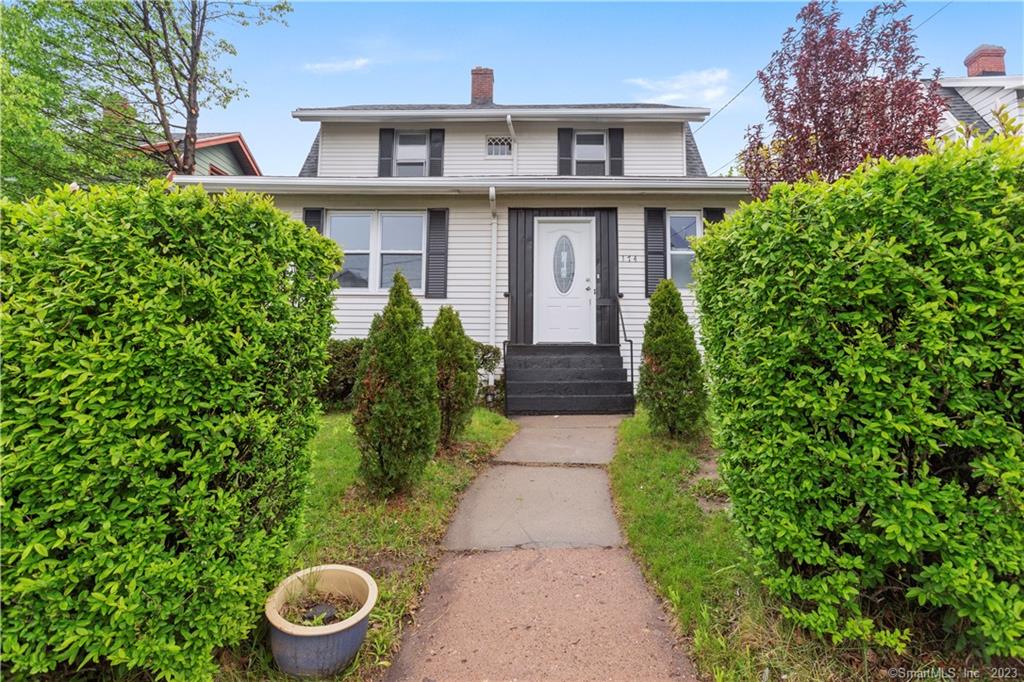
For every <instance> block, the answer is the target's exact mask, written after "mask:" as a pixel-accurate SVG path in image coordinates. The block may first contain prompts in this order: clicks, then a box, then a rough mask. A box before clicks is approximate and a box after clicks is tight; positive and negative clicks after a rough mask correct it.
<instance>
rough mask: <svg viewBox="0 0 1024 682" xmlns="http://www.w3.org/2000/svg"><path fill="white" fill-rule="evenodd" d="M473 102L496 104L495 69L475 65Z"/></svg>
mask: <svg viewBox="0 0 1024 682" xmlns="http://www.w3.org/2000/svg"><path fill="white" fill-rule="evenodd" d="M470 101H471V102H472V103H473V104H494V70H493V69H488V68H485V67H483V66H476V67H473V86H472V89H471V90H470Z"/></svg>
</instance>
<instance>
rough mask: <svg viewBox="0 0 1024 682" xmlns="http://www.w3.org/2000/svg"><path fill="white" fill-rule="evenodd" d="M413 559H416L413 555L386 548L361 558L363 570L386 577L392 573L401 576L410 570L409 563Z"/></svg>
mask: <svg viewBox="0 0 1024 682" xmlns="http://www.w3.org/2000/svg"><path fill="white" fill-rule="evenodd" d="M413 561H415V559H414V558H413V557H406V556H404V555H402V554H401V553H400V552H394V551H391V550H386V549H385V550H381V551H380V552H377V553H375V554H371V555H369V556H365V557H360V559H359V563H360V565H361V567H362V568H363V570H365V571H366V572H367V573H369V574H370V575H372V576H373V577H374V578H385V577H387V576H391V575H393V576H396V577H401V576H403V575H405V573H406V571H408V570H409V565H410V564H411V563H412V562H413Z"/></svg>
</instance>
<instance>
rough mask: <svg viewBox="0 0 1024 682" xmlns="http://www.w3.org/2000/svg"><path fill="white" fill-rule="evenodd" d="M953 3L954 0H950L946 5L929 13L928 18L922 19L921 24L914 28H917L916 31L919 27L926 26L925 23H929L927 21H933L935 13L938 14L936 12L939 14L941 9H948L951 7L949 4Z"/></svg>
mask: <svg viewBox="0 0 1024 682" xmlns="http://www.w3.org/2000/svg"><path fill="white" fill-rule="evenodd" d="M952 4H953V2H952V0H950V2H947V3H946V4H945V5H943V6H942V7H940V8H938V9H937V10H935V11H934V12H932V13H931V14H929V15H928V18H927V19H925V20H924V21H922V22H921V23H920V24H918V25H917V26H914V28H913V30H915V31H916V30H917V29H919V28H921V27H922V26H924V25H925V24H927V23H928V22H929V21H931V20H932V19H934V18H935V15H936V14H938V13H939V12H941V11H942V10H944V9H946V8H947V7H949V6H950V5H952Z"/></svg>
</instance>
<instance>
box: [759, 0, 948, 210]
mask: <svg viewBox="0 0 1024 682" xmlns="http://www.w3.org/2000/svg"><path fill="white" fill-rule="evenodd" d="M903 7H904V5H903V2H902V1H900V2H890V3H883V4H880V5H877V6H875V7H873V8H871V9H869V10H868V11H867V13H866V14H865V15H864V17H863V18H862V19H861V21H860V23H858V24H857V25H856V26H855V27H852V28H843V27H841V26H840V25H839V22H840V19H841V13H840V12H839V9H838V6H837V4H836V3H835V2H830V3H823V2H818V1H815V2H811V3H809V4H807V5H806V6H805V7H804V8H803V9H801V10H800V12H799V14H797V20H798V21H799V23H800V25H799V27H796V28H790V29H788V30H787V31H786V33H785V35H784V36H783V38H782V46H781V47H780V48H779V49H778V50H777V51H776V52H775V53H774V54H773V55H772V59H771V61H770V62H769V63H768V66H767V67H765V68H764V69H763V70H761V71H759V72H758V74H757V77H758V80H759V81H760V82H761V87H762V89H763V92H764V98H765V101H766V102H767V103H768V122H769V123H770V124H771V129H772V132H771V135H770V137H769V136H766V132H765V129H764V126H763V125H756V126H752V127H751V128H749V129H748V130H747V136H746V137H747V146H746V148H745V149H744V150H743V151H742V152H741V153H740V161H741V164H742V167H743V171H744V173H745V174H746V176H747V177H748V178H750V183H751V191H752V192H753V194H754V196H756V197H758V198H764V197H765V196H767V193H768V189H769V188H770V187H771V185H772V184H773V183H775V182H780V181H786V182H793V181H797V180H800V179H803V178H805V177H807V176H808V175H809V174H811V173H817V174H818V175H819V176H820V177H821V178H823V179H824V180H826V181H829V182H831V181H833V180H835V179H837V178H839V177H841V176H843V175H846V174H847V173H849V172H851V171H852V170H853V169H854V168H856V167H857V166H858V165H859V164H860V163H861V162H862V161H864V159H865V158H867V157H887V158H888V157H894V156H914V155H917V154H921V153H923V152H924V151H925V141H926V140H927V139H929V138H931V137H933V136H934V135H935V134H936V133H937V132H938V126H939V123H940V121H941V118H942V111H943V103H942V100H941V98H940V96H939V94H938V87H939V86H938V80H937V79H938V71H936V72H935V76H934V78H932V79H931V80H930V81H929V82H928V83H927V84H922V79H921V74H922V72H923V64H922V60H921V57H920V55H919V54H918V52H917V48H916V46H915V36H914V34H913V31H912V30H911V26H910V21H911V17H910V16H905V17H903V18H898V16H897V15H898V14H899V12H900V11H901V10H902V9H903Z"/></svg>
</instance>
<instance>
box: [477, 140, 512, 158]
mask: <svg viewBox="0 0 1024 682" xmlns="http://www.w3.org/2000/svg"><path fill="white" fill-rule="evenodd" d="M491 140H507V141H508V154H491ZM515 153H516V144H515V140H513V139H512V136H511V135H498V134H494V135H484V158H485V159H492V160H495V161H507V160H509V159H511V158H512V157H513V156H515Z"/></svg>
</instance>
